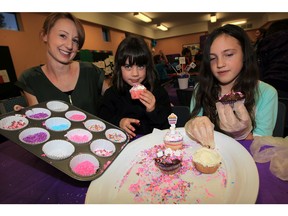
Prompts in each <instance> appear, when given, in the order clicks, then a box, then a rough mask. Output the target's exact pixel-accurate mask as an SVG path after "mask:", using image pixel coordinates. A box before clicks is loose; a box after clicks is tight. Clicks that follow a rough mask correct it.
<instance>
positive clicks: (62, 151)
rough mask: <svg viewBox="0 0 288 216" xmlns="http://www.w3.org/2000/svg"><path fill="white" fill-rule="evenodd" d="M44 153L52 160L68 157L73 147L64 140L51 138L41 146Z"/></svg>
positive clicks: (73, 149)
mask: <svg viewBox="0 0 288 216" xmlns="http://www.w3.org/2000/svg"><path fill="white" fill-rule="evenodd" d="M42 151H43V152H44V154H45V155H46V156H47V157H48V158H50V159H53V160H63V159H66V158H68V157H70V156H71V155H72V154H73V153H74V151H75V147H74V145H72V144H71V143H70V142H68V141H66V140H51V141H49V142H47V143H45V144H44V145H43V146H42Z"/></svg>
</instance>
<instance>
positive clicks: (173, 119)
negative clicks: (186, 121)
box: [168, 113, 178, 130]
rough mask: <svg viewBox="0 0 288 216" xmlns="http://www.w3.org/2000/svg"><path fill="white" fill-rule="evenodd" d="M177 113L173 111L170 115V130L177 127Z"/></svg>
mask: <svg viewBox="0 0 288 216" xmlns="http://www.w3.org/2000/svg"><path fill="white" fill-rule="evenodd" d="M177 119H178V117H177V115H175V114H174V113H171V114H170V115H169V116H168V122H169V124H170V125H171V127H170V130H173V129H175V127H176V123H177Z"/></svg>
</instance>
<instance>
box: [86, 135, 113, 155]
mask: <svg viewBox="0 0 288 216" xmlns="http://www.w3.org/2000/svg"><path fill="white" fill-rule="evenodd" d="M90 150H91V152H93V153H94V154H96V155H97V156H99V157H110V156H111V155H113V154H114V152H115V151H116V148H115V145H114V144H113V143H112V142H110V141H109V140H106V139H97V140H94V141H93V142H92V143H91V144H90Z"/></svg>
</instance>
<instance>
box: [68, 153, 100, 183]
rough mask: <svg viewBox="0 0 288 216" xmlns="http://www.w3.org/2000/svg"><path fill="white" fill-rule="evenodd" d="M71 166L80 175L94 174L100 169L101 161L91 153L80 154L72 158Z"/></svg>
mask: <svg viewBox="0 0 288 216" xmlns="http://www.w3.org/2000/svg"><path fill="white" fill-rule="evenodd" d="M69 165H70V168H71V170H72V172H73V173H75V174H76V175H79V176H84V177H88V176H92V175H94V174H96V173H97V170H98V169H99V161H98V160H97V158H95V157H94V156H93V155H91V154H78V155H76V156H74V157H73V158H72V159H71V160H70V164H69Z"/></svg>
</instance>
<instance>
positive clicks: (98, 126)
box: [84, 119, 106, 132]
mask: <svg viewBox="0 0 288 216" xmlns="http://www.w3.org/2000/svg"><path fill="white" fill-rule="evenodd" d="M84 126H85V128H87V129H88V130H89V131H92V132H101V131H104V130H105V129H106V125H105V124H104V122H102V121H99V120H96V119H90V120H88V121H86V122H84Z"/></svg>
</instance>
